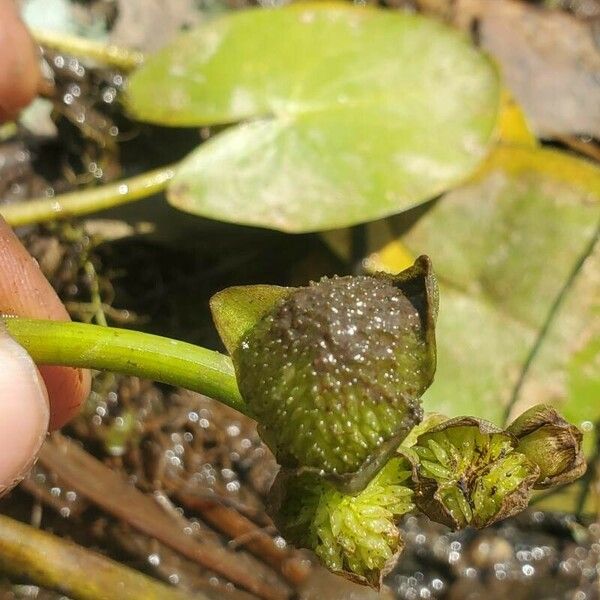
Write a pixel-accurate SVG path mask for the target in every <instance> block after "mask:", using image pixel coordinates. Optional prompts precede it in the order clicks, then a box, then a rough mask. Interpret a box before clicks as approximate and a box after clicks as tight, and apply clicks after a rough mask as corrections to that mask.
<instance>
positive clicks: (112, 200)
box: [0, 165, 176, 227]
mask: <svg viewBox="0 0 600 600" xmlns="http://www.w3.org/2000/svg"><path fill="white" fill-rule="evenodd" d="M175 167H176V165H167V166H166V167H160V168H158V169H154V170H152V171H148V172H146V173H142V174H141V175H136V176H134V177H130V178H128V179H122V180H120V181H115V182H114V183H108V184H106V185H102V186H98V187H93V188H87V189H85V190H75V191H73V192H68V193H66V194H60V195H58V196H53V197H51V198H34V199H32V200H25V201H23V202H19V203H18V204H9V205H5V206H1V207H0V216H2V217H4V219H5V220H6V222H7V223H8V224H9V225H11V226H12V227H20V226H22V225H33V224H35V223H41V222H43V221H52V220H55V219H66V218H69V217H75V216H79V215H85V214H89V213H93V212H97V211H100V210H104V209H107V208H112V207H114V206H120V205H121V204H127V203H129V202H134V201H135V200H140V199H141V198H147V197H148V196H152V195H153V194H157V193H158V192H162V191H163V190H164V189H165V188H166V187H167V185H168V183H169V181H171V179H173V176H174V175H175Z"/></svg>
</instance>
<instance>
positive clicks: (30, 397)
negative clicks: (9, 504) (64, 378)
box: [0, 328, 50, 495]
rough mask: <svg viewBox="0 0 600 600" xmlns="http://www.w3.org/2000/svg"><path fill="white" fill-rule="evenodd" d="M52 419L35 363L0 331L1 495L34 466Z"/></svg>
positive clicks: (3, 331)
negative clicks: (49, 421)
mask: <svg viewBox="0 0 600 600" xmlns="http://www.w3.org/2000/svg"><path fill="white" fill-rule="evenodd" d="M49 416H50V411H49V407H48V394H47V393H46V388H45V387H44V383H43V381H42V378H41V376H40V374H39V373H38V370H37V368H36V366H35V364H34V363H33V361H32V360H31V358H30V356H29V355H28V354H27V352H25V350H24V349H23V348H21V346H19V345H18V344H17V342H15V341H14V340H13V339H12V338H11V337H10V336H9V335H8V333H7V332H6V331H5V330H3V329H2V328H0V495H1V494H2V493H3V492H5V491H7V490H8V489H10V488H11V487H13V486H14V485H16V484H17V483H18V482H19V481H20V480H21V479H22V478H23V477H24V476H25V475H26V474H27V471H28V470H29V468H30V467H31V465H32V464H33V463H34V461H35V458H36V456H37V453H38V451H39V449H40V447H41V445H42V442H43V441H44V437H45V435H46V432H47V431H48V420H49Z"/></svg>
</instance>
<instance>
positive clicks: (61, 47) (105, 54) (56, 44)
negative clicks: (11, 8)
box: [32, 29, 144, 71]
mask: <svg viewBox="0 0 600 600" xmlns="http://www.w3.org/2000/svg"><path fill="white" fill-rule="evenodd" d="M32 33H33V37H34V38H35V40H36V42H37V43H38V44H40V45H42V46H46V47H47V48H52V49H53V50H58V51H59V52H64V53H65V54H71V55H73V56H77V57H81V58H90V59H92V60H95V61H98V62H100V63H103V64H105V65H108V66H110V67H115V68H117V69H121V70H123V71H131V70H133V69H135V68H136V67H139V66H140V65H141V64H142V63H143V62H144V54H143V53H142V52H140V51H139V50H131V49H129V48H123V47H121V46H115V45H114V44H105V43H102V42H95V41H93V40H88V39H86V38H82V37H78V36H75V35H65V34H64V33H56V32H54V31H43V30H40V29H34V30H33V31H32Z"/></svg>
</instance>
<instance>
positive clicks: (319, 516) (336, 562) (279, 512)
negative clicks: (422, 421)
mask: <svg viewBox="0 0 600 600" xmlns="http://www.w3.org/2000/svg"><path fill="white" fill-rule="evenodd" d="M409 479H410V465H409V463H408V461H406V460H405V459H402V458H398V457H395V458H392V459H390V460H389V461H388V463H387V464H386V465H385V466H384V467H383V469H381V471H379V473H378V474H377V475H376V476H375V478H374V479H373V480H371V481H370V482H369V484H368V485H367V487H366V488H365V489H364V490H363V491H362V492H360V493H359V494H357V495H350V494H344V493H343V492H340V491H339V490H337V489H336V488H335V487H334V486H333V485H332V484H331V483H328V482H327V481H325V480H324V479H323V478H322V477H320V476H319V475H317V474H315V473H302V474H300V475H298V474H297V473H296V472H294V471H286V470H283V471H282V472H281V473H280V474H279V475H278V477H277V479H276V480H275V483H274V485H273V487H272V489H271V492H270V495H269V512H270V513H271V515H272V517H273V519H274V521H275V523H276V524H277V527H278V528H279V530H280V531H281V532H282V534H283V535H284V536H285V537H286V539H287V540H289V541H290V542H292V543H293V544H295V545H296V546H299V547H303V548H309V549H311V550H313V551H314V552H315V554H316V555H317V556H318V557H319V558H320V559H321V561H322V562H323V564H324V565H325V566H326V567H327V568H328V569H329V570H331V571H334V572H336V573H340V574H343V575H345V576H346V577H348V578H351V579H354V580H357V581H359V582H361V583H368V584H370V585H373V586H375V587H378V586H379V584H380V581H381V577H382V575H384V574H385V573H386V572H387V571H388V570H389V569H390V568H391V567H392V566H393V564H394V562H395V559H396V558H397V556H398V555H399V553H400V552H401V550H402V546H403V544H402V538H401V536H400V531H399V529H398V522H399V520H400V518H401V517H402V516H403V515H405V514H406V513H407V512H410V511H411V510H413V509H414V505H413V503H412V495H413V492H412V490H411V489H410V488H409V487H407V486H406V485H405V484H406V483H410V482H409V481H408V480H409Z"/></svg>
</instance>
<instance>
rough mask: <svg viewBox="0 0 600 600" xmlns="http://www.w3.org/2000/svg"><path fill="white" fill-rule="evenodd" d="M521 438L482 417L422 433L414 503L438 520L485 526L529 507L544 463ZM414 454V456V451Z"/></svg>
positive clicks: (415, 449) (458, 525)
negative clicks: (525, 449) (520, 447)
mask: <svg viewBox="0 0 600 600" xmlns="http://www.w3.org/2000/svg"><path fill="white" fill-rule="evenodd" d="M517 444H518V441H517V439H516V438H515V437H514V436H512V435H511V434H510V433H507V432H505V431H502V430H500V429H498V428H497V427H495V426H494V425H492V424H491V423H488V422H486V421H483V420H482V419H476V418H474V417H457V418H455V419H450V420H448V421H446V422H444V423H442V424H440V425H437V426H436V427H434V428H432V429H431V430H430V431H427V432H425V433H423V434H421V435H419V437H418V438H417V441H416V444H415V445H414V446H412V448H410V449H409V450H408V453H409V455H410V453H414V454H416V458H415V459H414V460H413V467H414V468H413V477H414V480H415V496H414V498H415V504H416V505H417V506H418V508H419V509H420V510H421V511H423V512H424V513H425V514H426V515H427V516H428V517H429V518H430V519H432V520H433V521H438V522H439V523H443V524H445V525H448V526H449V527H451V528H452V529H461V528H463V527H466V526H468V525H472V526H474V527H486V526H488V525H491V524H492V523H495V522H496V521H499V520H501V519H505V518H507V517H510V516H512V515H514V514H517V513H519V512H521V511H522V510H523V509H525V508H526V507H527V504H528V502H529V497H530V494H531V490H532V489H533V485H534V484H535V482H536V481H537V479H538V476H539V467H538V466H537V465H536V464H534V463H533V462H531V461H530V460H529V459H528V458H527V457H526V456H525V455H524V454H522V453H520V452H518V451H517V450H516V447H517ZM414 454H413V456H414Z"/></svg>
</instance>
